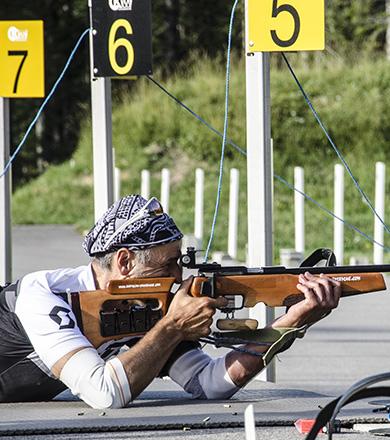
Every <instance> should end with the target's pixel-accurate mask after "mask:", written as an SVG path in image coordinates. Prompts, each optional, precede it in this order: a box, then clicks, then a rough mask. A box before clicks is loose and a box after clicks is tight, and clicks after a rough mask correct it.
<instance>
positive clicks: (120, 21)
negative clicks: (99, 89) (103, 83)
mask: <svg viewBox="0 0 390 440" xmlns="http://www.w3.org/2000/svg"><path fill="white" fill-rule="evenodd" d="M91 26H92V36H93V37H92V39H93V74H94V76H95V77H121V76H125V77H127V76H132V75H135V76H136V75H149V74H151V73H152V29H151V28H152V27H151V0H92V24H91Z"/></svg>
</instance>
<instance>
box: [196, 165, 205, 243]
mask: <svg viewBox="0 0 390 440" xmlns="http://www.w3.org/2000/svg"><path fill="white" fill-rule="evenodd" d="M203 212H204V171H203V170H202V169H201V168H197V169H196V171H195V229H194V235H195V238H196V240H198V241H199V243H200V246H202V244H201V243H202V241H203Z"/></svg>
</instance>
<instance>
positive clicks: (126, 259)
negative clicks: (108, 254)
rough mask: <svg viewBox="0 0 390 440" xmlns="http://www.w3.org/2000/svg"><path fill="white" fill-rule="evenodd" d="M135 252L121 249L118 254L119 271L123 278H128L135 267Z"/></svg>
mask: <svg viewBox="0 0 390 440" xmlns="http://www.w3.org/2000/svg"><path fill="white" fill-rule="evenodd" d="M134 259H135V255H134V252H132V251H130V250H129V249H126V248H121V249H119V250H118V251H117V253H116V262H117V266H118V270H119V272H120V273H121V275H123V276H127V275H128V274H129V273H130V272H131V270H132V269H133V267H134Z"/></svg>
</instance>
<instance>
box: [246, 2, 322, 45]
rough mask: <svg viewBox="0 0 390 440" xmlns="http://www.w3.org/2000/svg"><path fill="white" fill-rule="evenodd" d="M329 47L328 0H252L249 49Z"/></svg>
mask: <svg viewBox="0 0 390 440" xmlns="http://www.w3.org/2000/svg"><path fill="white" fill-rule="evenodd" d="M323 49H325V0H248V47H247V51H248V52H280V51H303V50H323Z"/></svg>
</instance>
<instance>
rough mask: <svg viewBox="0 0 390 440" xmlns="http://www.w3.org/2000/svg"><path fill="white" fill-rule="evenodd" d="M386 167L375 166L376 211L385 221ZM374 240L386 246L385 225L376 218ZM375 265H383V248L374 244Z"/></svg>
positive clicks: (381, 164) (381, 163) (382, 165)
mask: <svg viewBox="0 0 390 440" xmlns="http://www.w3.org/2000/svg"><path fill="white" fill-rule="evenodd" d="M385 183H386V165H385V164H384V163H383V162H377V163H376V165H375V210H376V212H377V213H378V215H379V217H380V218H381V219H382V220H383V221H384V220H385V191H386V186H385ZM374 225H375V226H374V228H375V230H374V239H375V241H377V242H378V243H380V244H382V245H383V244H384V237H383V235H384V231H383V229H384V228H383V224H382V223H381V222H380V221H379V219H378V217H377V216H375V223H374ZM374 264H383V247H382V246H379V245H378V244H374Z"/></svg>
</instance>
